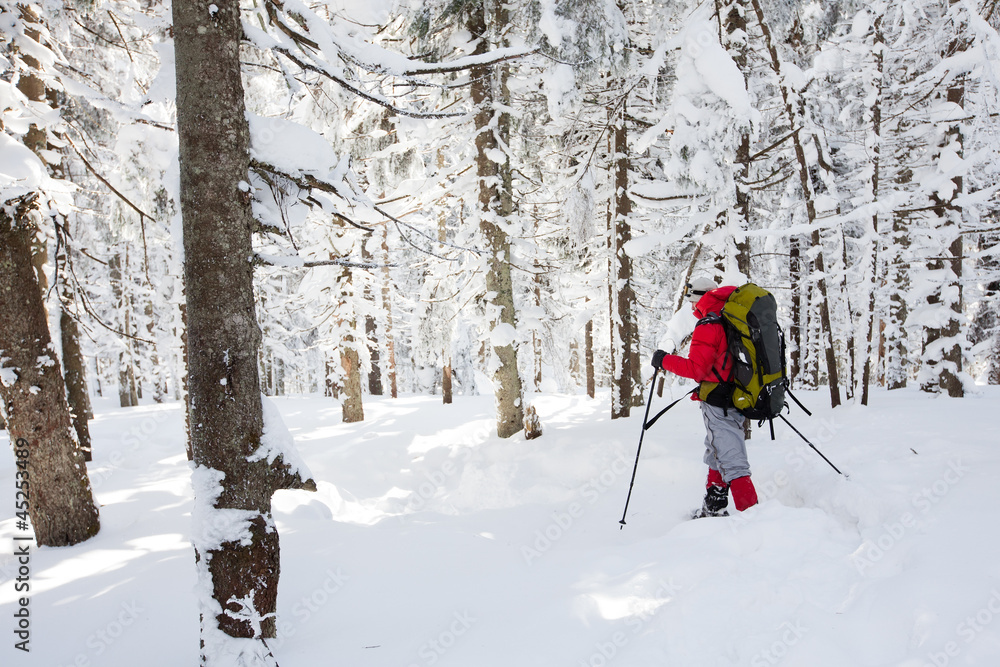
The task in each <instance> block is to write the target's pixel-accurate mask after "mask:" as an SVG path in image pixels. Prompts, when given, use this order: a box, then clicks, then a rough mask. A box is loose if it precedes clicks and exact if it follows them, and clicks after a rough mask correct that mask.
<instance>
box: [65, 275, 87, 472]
mask: <svg viewBox="0 0 1000 667" xmlns="http://www.w3.org/2000/svg"><path fill="white" fill-rule="evenodd" d="M60 289H61V290H62V291H63V294H62V303H61V307H60V309H59V336H60V340H61V342H62V344H61V347H62V362H63V372H64V377H65V380H66V400H67V402H68V404H69V408H70V411H71V413H72V416H73V428H74V430H76V438H77V441H78V442H79V443H80V451H81V452H82V453H83V460H84V461H90V460H91V458H92V454H91V444H90V427H89V425H88V422H89V420H90V418H91V417H93V414H92V412H91V407H90V395H89V394H88V393H87V377H86V367H85V361H84V358H83V351H82V350H81V349H80V329H79V327H78V326H77V325H76V319H74V316H73V315H71V314H70V313H69V312H68V310H67V308H68V303H69V302H70V299H72V293H71V292H70V291H69V289H68V286H67V285H66V284H65V281H64V282H63V284H62V285H61V286H60Z"/></svg>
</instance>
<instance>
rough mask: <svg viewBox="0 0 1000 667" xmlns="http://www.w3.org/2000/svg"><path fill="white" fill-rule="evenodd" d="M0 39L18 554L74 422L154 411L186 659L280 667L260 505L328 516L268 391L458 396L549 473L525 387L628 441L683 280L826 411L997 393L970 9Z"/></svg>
mask: <svg viewBox="0 0 1000 667" xmlns="http://www.w3.org/2000/svg"><path fill="white" fill-rule="evenodd" d="M0 19H2V20H0V65H2V71H3V77H2V83H0V92H2V105H0V114H2V115H0V126H2V129H3V132H2V133H0V142H2V151H0V191H2V192H0V195H2V196H0V201H2V202H3V203H2V208H0V407H2V408H3V410H2V411H0V423H2V424H3V426H4V428H6V429H7V430H8V435H9V440H10V444H11V449H12V450H13V452H14V456H13V457H10V458H11V459H13V461H14V463H12V464H11V465H15V466H16V468H12V469H11V476H12V478H13V477H14V476H15V474H16V475H17V479H18V480H20V481H24V482H25V486H26V487H27V485H29V484H30V488H31V494H30V497H31V502H30V506H29V507H30V520H31V525H32V527H33V530H34V537H35V540H36V541H37V544H38V545H39V546H40V547H42V546H50V547H56V546H67V545H74V544H80V543H83V542H85V541H87V540H89V539H91V538H94V537H95V536H96V535H99V533H100V530H101V518H100V514H101V512H100V508H99V504H98V503H96V502H95V500H94V492H93V489H92V482H93V480H92V479H90V478H88V465H87V464H86V462H90V461H91V460H92V458H93V457H94V456H96V455H97V452H98V450H99V448H100V444H99V442H98V438H96V437H92V434H91V429H90V426H91V425H90V424H89V422H90V420H92V419H93V418H94V413H95V410H94V407H93V405H92V404H93V403H95V402H101V405H108V404H109V403H108V401H110V402H111V403H113V407H115V408H116V409H117V408H121V409H135V410H139V409H142V406H144V405H149V404H153V405H159V404H175V405H179V406H183V407H182V408H181V410H182V412H183V414H184V417H183V427H184V436H183V439H182V441H181V442H182V443H186V449H185V450H184V451H182V452H181V454H183V455H184V457H185V458H186V460H188V461H191V462H192V464H191V465H192V466H193V468H192V470H193V472H192V473H191V484H192V485H193V489H194V498H195V501H194V507H193V509H192V512H191V513H192V518H193V521H194V526H195V527H194V528H192V529H191V530H192V531H193V533H192V535H191V538H190V539H191V543H192V544H193V546H194V549H195V553H196V554H197V555H196V559H197V569H198V582H199V583H198V584H197V586H199V587H200V588H199V590H198V604H199V607H198V613H199V614H200V615H201V617H202V624H201V628H200V635H201V646H202V648H201V656H200V660H201V662H202V664H204V665H210V666H212V667H218V666H222V665H265V664H275V662H274V661H275V659H276V658H275V656H274V655H273V654H272V651H271V650H270V649H269V648H268V644H267V643H266V642H265V641H261V640H267V639H269V638H274V637H275V636H276V635H279V636H280V633H278V627H279V626H278V625H276V617H275V609H276V607H275V605H276V599H277V587H278V568H277V561H278V532H277V531H276V530H275V529H274V526H275V524H274V521H273V518H272V508H271V503H272V497H276V496H275V493H276V492H277V491H282V490H301V491H303V492H312V493H315V492H316V490H317V488H321V486H322V484H321V485H320V487H318V486H317V482H321V480H319V479H317V478H316V477H315V476H314V475H313V474H312V473H311V472H310V466H309V465H307V464H306V463H305V462H304V461H303V460H302V459H301V458H300V456H299V454H298V453H297V452H296V448H295V446H294V444H293V443H292V438H291V436H290V435H288V430H287V429H286V428H285V426H284V424H282V422H281V417H280V416H279V415H278V410H277V409H276V408H275V407H274V405H273V404H272V403H270V402H269V398H275V397H289V396H301V395H311V396H314V397H322V398H323V401H324V403H325V404H328V405H330V406H333V407H335V408H336V410H337V417H338V419H337V420H336V421H337V423H342V424H358V423H364V422H365V420H366V418H369V417H370V410H369V411H368V412H366V408H368V407H369V405H370V404H371V403H372V401H376V405H377V406H379V410H382V409H383V408H384V406H386V405H387V403H386V402H385V401H384V400H383V399H390V401H391V400H395V399H398V398H405V397H414V396H416V397H436V398H435V399H434V402H435V403H436V404H438V403H439V404H442V405H446V406H452V407H451V408H447V409H453V410H461V409H462V408H460V407H457V406H453V402H454V401H456V399H458V398H459V397H476V396H489V397H491V399H490V400H491V401H492V403H491V405H492V406H493V409H494V414H493V415H492V416H491V417H490V419H491V422H492V428H491V431H492V435H493V437H496V438H498V439H500V440H501V441H510V442H514V441H515V440H516V441H518V442H520V441H521V440H524V439H531V441H532V443H534V444H533V445H532V446H537V447H539V448H544V447H546V444H545V442H546V440H547V439H550V438H552V437H553V436H551V435H550V433H551V431H550V430H549V426H550V424H549V423H547V420H546V419H545V418H544V415H543V416H542V417H539V412H540V411H541V412H544V410H543V409H542V408H540V407H539V406H541V405H544V403H545V400H546V397H547V396H551V395H570V396H577V395H579V396H587V397H589V398H590V399H595V398H596V399H598V400H600V401H601V403H600V408H599V409H600V411H601V413H602V414H603V415H604V416H606V417H608V418H609V419H611V420H622V419H624V418H628V417H630V415H631V416H633V417H634V416H635V413H636V412H639V413H641V409H642V407H643V406H644V405H645V404H646V387H648V386H649V385H648V381H649V378H650V376H651V375H652V368H651V367H650V365H649V359H650V357H651V356H652V354H653V352H654V350H657V349H665V350H667V351H668V352H672V351H674V350H678V351H680V350H683V349H684V346H685V344H686V336H687V335H688V334H690V332H691V328H692V327H693V325H694V322H695V320H694V317H693V315H691V313H690V307H689V306H688V304H686V303H684V301H683V291H684V286H685V284H686V283H688V282H689V281H690V280H692V279H693V278H696V277H707V278H711V279H712V280H714V281H715V282H716V283H718V284H728V285H740V284H743V283H746V282H754V283H756V284H757V285H760V286H761V287H763V288H764V289H766V290H768V291H770V292H771V293H773V294H774V295H775V297H776V299H777V302H778V304H779V308H780V316H781V321H782V327H783V329H784V333H785V340H786V344H787V364H788V366H787V371H788V376H789V378H790V381H791V386H792V387H794V388H796V389H800V388H801V389H802V390H804V391H805V392H808V393H809V396H810V400H811V401H812V403H814V404H820V405H823V406H824V408H829V409H830V412H829V414H834V415H835V414H838V413H837V411H836V410H834V409H836V408H838V406H841V407H840V410H841V411H844V410H846V409H848V408H852V406H866V407H865V408H864V409H866V410H874V408H873V407H869V406H870V398H871V394H872V392H876V391H878V392H884V393H883V394H881V395H884V396H890V397H891V396H893V395H894V393H893V392H902V393H901V394H900V395H903V394H904V393H905V395H906V396H908V397H913V396H915V395H916V396H924V395H927V396H930V397H933V396H936V395H940V396H942V397H943V396H947V397H952V398H962V397H966V396H969V395H975V394H977V393H978V392H980V391H982V390H983V387H984V386H985V385H998V384H1000V198H998V195H997V192H998V188H1000V185H998V183H1000V178H998V176H1000V173H998V172H1000V160H998V159H997V157H996V156H997V152H998V150H1000V133H998V128H1000V121H998V114H1000V34H998V31H997V29H998V27H1000V7H998V3H997V2H996V1H995V0H897V1H895V2H890V1H888V0H870V1H869V2H857V1H855V0H839V1H824V2H819V1H816V0H802V1H796V0H713V1H712V2H709V1H704V2H695V1H693V0H567V1H561V0H509V1H508V2H499V1H497V0H426V1H420V2H417V1H415V0H370V1H368V2H358V1H356V0H321V1H319V2H311V3H306V2H302V1H301V0H252V1H249V0H248V1H245V2H235V1H233V0H215V1H214V2H205V1H203V0H174V2H173V3H172V5H171V3H162V2H158V1H157V0H142V1H141V2H136V1H134V0H120V1H118V2H113V3H111V2H101V1H100V0H53V1H51V2H45V3H41V4H29V3H22V2H12V1H10V0H0ZM676 381H677V379H676V378H673V377H668V378H667V379H666V382H667V383H675V382H676ZM660 392H661V395H662V392H663V386H662V385H661V387H660ZM262 395H263V396H264V397H269V398H264V399H262V398H261V396H262ZM650 396H652V394H650ZM968 400H974V399H968ZM968 400H966V401H963V403H964V402H968ZM536 403H537V404H538V405H536ZM421 405H423V404H421ZM441 409H442V410H444V409H446V408H441ZM859 409H860V408H859ZM116 414H117V413H116ZM122 414H124V413H122ZM379 414H382V413H381V412H380V413H379ZM435 414H441V413H440V412H436V413H435ZM852 414H853V413H852ZM147 435H149V434H147ZM762 437H763V436H762ZM512 446H513V445H512ZM913 451H914V454H916V451H915V450H913ZM22 473H23V474H22ZM91 476H93V473H91ZM12 484H13V483H12ZM19 484H20V482H19ZM18 488H19V489H20V488H21V487H20V486H18ZM26 511H28V510H26ZM11 532H13V529H11ZM5 616H6V614H5ZM195 620H197V619H195ZM457 622H458V621H456V623H457ZM452 627H454V626H452ZM234 638H237V639H234ZM237 641H238V642H244V643H234V642H237ZM272 643H273V642H272ZM109 646H110V644H109ZM192 650H195V651H196V650H198V649H197V646H195V647H193V648H192ZM949 655H950V654H949ZM604 657H605V658H607V659H610V658H608V656H607V655H606V654H605V655H604ZM60 659H62V658H60ZM590 662H591V665H592V667H600V666H599V665H595V664H594V661H593V660H591V661H590ZM32 664H34V663H32ZM96 664H100V663H99V662H98V663H96ZM123 664H124V663H123ZM421 664H432V663H431V662H424V663H421ZM688 664H695V663H688ZM726 664H728V663H726ZM733 664H737V663H733ZM743 664H749V663H748V662H744V663H743ZM760 664H765V663H760ZM768 664H775V663H768ZM842 664H848V663H842ZM858 664H860V663H858ZM879 664H882V663H879ZM886 664H888V663H886ZM893 664H895V663H893Z"/></svg>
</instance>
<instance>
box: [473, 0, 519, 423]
mask: <svg viewBox="0 0 1000 667" xmlns="http://www.w3.org/2000/svg"><path fill="white" fill-rule="evenodd" d="M486 4H487V3H486V2H480V3H476V4H475V5H474V8H473V10H472V13H471V14H470V16H469V22H468V28H469V32H471V33H472V34H473V35H478V36H481V39H480V40H479V43H478V44H477V46H476V50H475V52H474V55H481V54H483V53H486V52H487V51H488V50H489V47H490V44H489V39H487V35H488V34H489V33H488V32H487V30H488V26H490V27H491V28H492V30H493V33H494V34H496V35H502V34H503V32H504V30H505V29H506V27H507V19H508V9H507V7H506V5H504V4H503V3H496V4H495V6H494V7H493V13H492V15H491V16H487V11H486ZM507 72H508V69H507V66H506V65H492V66H487V67H474V68H472V70H471V76H472V101H473V103H474V105H475V108H476V115H475V126H476V173H477V176H478V179H479V212H480V222H479V229H480V233H481V234H482V238H483V245H484V249H485V251H486V291H487V292H488V293H490V294H491V295H493V297H492V299H490V300H489V303H488V305H487V308H488V309H489V310H490V311H492V314H491V315H490V335H491V338H492V339H493V340H494V342H493V343H492V346H493V354H494V355H495V357H496V358H495V361H494V362H493V363H492V364H491V365H492V366H493V385H494V390H495V395H496V407H497V435H498V436H500V437H501V438H509V437H510V436H512V435H514V434H515V433H517V432H518V431H520V430H521V429H522V428H524V405H523V397H522V389H521V376H520V374H519V372H518V368H517V341H516V336H517V315H516V312H515V310H514V288H513V283H512V280H511V271H510V263H511V254H510V238H509V237H508V236H507V233H506V231H505V227H506V223H507V221H508V219H509V218H510V217H511V214H512V213H513V193H512V191H511V188H512V184H511V169H510V158H509V157H508V159H507V161H506V162H505V163H504V164H503V165H498V164H497V163H496V162H494V156H495V152H496V151H499V150H500V143H501V142H503V144H504V146H509V145H510V144H509V140H510V113H509V112H508V111H506V110H501V109H506V108H509V105H510V93H509V91H508V90H507ZM495 115H497V116H499V118H498V121H497V127H496V129H495V130H494V129H493V128H492V127H491V124H492V123H493V121H494V116H495ZM498 135H499V136H498Z"/></svg>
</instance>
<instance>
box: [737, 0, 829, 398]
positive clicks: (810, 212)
mask: <svg viewBox="0 0 1000 667" xmlns="http://www.w3.org/2000/svg"><path fill="white" fill-rule="evenodd" d="M752 4H753V8H754V12H755V13H756V15H757V22H758V23H759V25H760V29H761V32H762V34H763V36H764V44H765V46H766V47H767V51H768V54H769V55H770V58H771V67H772V69H773V70H774V73H775V74H776V75H777V78H778V84H779V88H780V90H781V99H782V102H783V105H784V111H785V114H786V116H787V117H788V124H789V127H790V128H791V131H792V135H791V140H792V146H793V148H794V149H795V161H796V165H797V167H798V175H799V187H800V188H801V191H802V198H803V199H804V200H805V205H806V216H807V218H808V221H809V226H810V227H812V228H813V231H812V237H811V241H812V245H813V253H814V258H813V268H814V270H815V275H818V276H819V278H818V280H817V285H816V286H817V289H818V290H819V308H820V321H821V329H820V330H821V332H822V334H823V336H824V338H825V340H824V341H823V346H824V347H825V352H826V354H825V357H826V373H827V382H828V384H829V387H830V405H831V406H832V407H837V406H838V405H840V384H839V382H840V381H839V375H840V374H839V372H838V370H837V352H836V347H835V345H834V333H833V325H832V321H831V318H830V299H829V289H828V287H827V280H826V267H825V262H824V259H823V239H822V235H821V234H820V230H819V229H818V228H817V226H816V201H815V198H814V196H813V188H812V182H811V176H810V174H809V163H808V161H807V157H806V151H805V147H804V146H803V143H802V137H801V132H800V130H801V128H802V120H803V119H802V114H801V113H799V109H798V107H797V103H796V101H795V99H793V94H794V93H793V91H792V90H791V89H790V87H789V85H788V84H787V83H786V81H785V80H784V76H783V74H782V69H781V58H780V56H779V55H778V49H777V47H776V46H775V44H774V40H773V38H772V36H771V30H770V28H769V26H768V23H767V20H766V18H765V16H764V10H763V7H762V6H761V4H760V0H752Z"/></svg>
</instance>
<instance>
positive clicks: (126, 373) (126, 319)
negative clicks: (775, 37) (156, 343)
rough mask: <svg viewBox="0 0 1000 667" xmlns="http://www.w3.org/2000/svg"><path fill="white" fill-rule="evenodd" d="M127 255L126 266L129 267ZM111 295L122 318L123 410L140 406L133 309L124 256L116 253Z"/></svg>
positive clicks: (120, 401)
mask: <svg viewBox="0 0 1000 667" xmlns="http://www.w3.org/2000/svg"><path fill="white" fill-rule="evenodd" d="M127 257H128V255H127V253H126V260H125V264H126V266H127V265H128V259H127ZM108 269H109V272H108V273H109V278H110V280H111V293H112V295H113V296H114V299H115V310H116V311H117V312H118V314H119V315H120V316H121V320H120V321H121V326H122V333H123V336H122V340H121V346H122V349H121V351H120V352H119V353H118V404H119V405H120V406H121V407H123V408H129V407H133V406H136V405H139V396H138V392H137V391H136V387H135V368H134V366H133V365H132V339H131V338H130V337H129V336H131V335H132V331H131V329H132V307H131V302H130V300H129V298H128V294H127V293H126V291H125V284H124V281H125V275H124V273H123V272H122V256H121V253H119V252H116V253H115V254H113V255H112V256H111V257H110V258H109V259H108Z"/></svg>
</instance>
